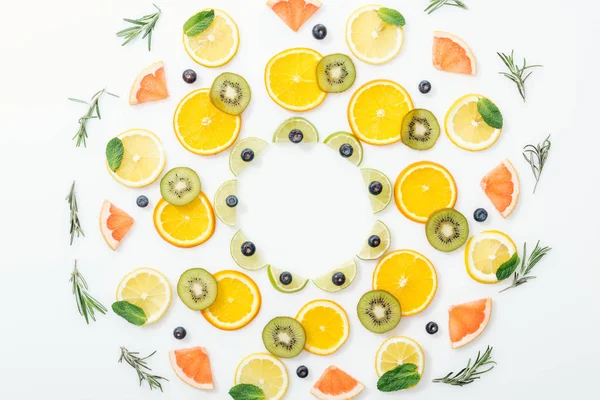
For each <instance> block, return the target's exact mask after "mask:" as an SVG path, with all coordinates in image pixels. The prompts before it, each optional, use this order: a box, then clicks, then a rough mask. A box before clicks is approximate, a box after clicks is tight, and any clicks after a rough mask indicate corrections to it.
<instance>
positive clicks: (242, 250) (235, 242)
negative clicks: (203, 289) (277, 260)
mask: <svg viewBox="0 0 600 400" xmlns="http://www.w3.org/2000/svg"><path fill="white" fill-rule="evenodd" d="M229 251H230V252H231V257H232V258H233V261H235V263H236V264H237V265H239V266H240V267H242V268H244V269H248V270H251V271H255V270H257V269H261V268H264V267H266V266H267V264H266V263H265V262H264V261H263V259H262V257H261V256H260V252H259V251H258V249H257V246H256V245H255V244H254V243H253V242H251V241H250V240H249V239H248V237H246V235H244V232H242V230H241V229H240V230H239V231H237V232H236V233H235V235H233V238H232V239H231V244H230V245H229Z"/></svg>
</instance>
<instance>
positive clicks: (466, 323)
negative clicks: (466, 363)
mask: <svg viewBox="0 0 600 400" xmlns="http://www.w3.org/2000/svg"><path fill="white" fill-rule="evenodd" d="M491 314H492V299H491V298H487V299H481V300H476V301H472V302H470V303H464V304H459V305H456V306H452V307H450V309H449V310H448V315H449V318H450V319H449V321H448V332H449V333H450V342H451V343H452V348H453V349H456V348H458V347H462V346H464V345H466V344H467V343H470V342H472V341H473V340H475V339H476V338H477V337H478V336H479V335H481V332H483V330H484V329H485V328H486V327H487V325H488V323H489V322H490V315H491Z"/></svg>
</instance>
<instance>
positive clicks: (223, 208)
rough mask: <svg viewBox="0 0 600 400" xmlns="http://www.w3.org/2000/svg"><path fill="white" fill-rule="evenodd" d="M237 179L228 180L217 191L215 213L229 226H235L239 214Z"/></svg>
mask: <svg viewBox="0 0 600 400" xmlns="http://www.w3.org/2000/svg"><path fill="white" fill-rule="evenodd" d="M237 205H238V198H237V181H236V180H235V179H233V180H231V181H227V182H225V183H224V184H222V185H221V187H219V188H218V189H217V193H215V202H214V206H215V213H216V214H217V217H219V219H220V220H221V222H223V223H224V224H225V225H228V226H235V220H236V215H237V211H236V210H237Z"/></svg>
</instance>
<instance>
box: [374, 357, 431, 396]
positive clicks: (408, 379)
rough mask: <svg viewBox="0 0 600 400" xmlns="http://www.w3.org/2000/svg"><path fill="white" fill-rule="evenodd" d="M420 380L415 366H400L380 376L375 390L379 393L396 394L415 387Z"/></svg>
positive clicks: (409, 364)
mask: <svg viewBox="0 0 600 400" xmlns="http://www.w3.org/2000/svg"><path fill="white" fill-rule="evenodd" d="M420 380H421V375H419V373H418V372H417V366H416V365H415V364H411V363H408V364H401V365H398V366H397V367H396V368H394V369H392V370H390V371H387V372H386V373H385V374H383V375H381V378H379V381H377V389H379V391H381V392H396V391H398V390H402V389H408V388H409V387H413V386H415V385H416V384H417V383H419V381H420Z"/></svg>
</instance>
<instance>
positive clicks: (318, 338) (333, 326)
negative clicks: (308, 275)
mask: <svg viewBox="0 0 600 400" xmlns="http://www.w3.org/2000/svg"><path fill="white" fill-rule="evenodd" d="M296 319H297V320H298V322H300V323H301V324H302V326H303V327H304V330H305V331H306V344H305V345H304V349H305V350H307V351H309V352H311V353H313V354H317V355H320V356H325V355H329V354H333V353H335V352H336V351H337V350H338V349H339V348H340V347H342V345H343V344H344V343H345V342H346V340H347V339H348V335H349V333H350V323H349V322H348V315H347V314H346V311H344V309H343V308H342V307H341V306H340V305H339V304H337V303H334V302H333V301H330V300H313V301H311V302H309V303H308V304H306V305H305V306H304V307H302V309H301V310H300V311H299V312H298V315H297V316H296Z"/></svg>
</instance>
